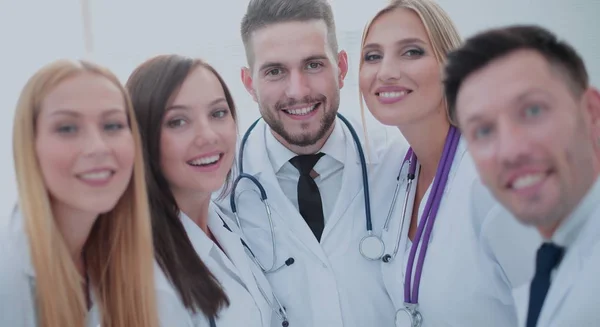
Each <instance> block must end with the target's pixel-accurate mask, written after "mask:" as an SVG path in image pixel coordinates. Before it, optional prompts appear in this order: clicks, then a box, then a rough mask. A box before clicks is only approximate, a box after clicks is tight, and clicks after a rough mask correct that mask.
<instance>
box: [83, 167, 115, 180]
mask: <svg viewBox="0 0 600 327" xmlns="http://www.w3.org/2000/svg"><path fill="white" fill-rule="evenodd" d="M114 174H115V172H114V171H113V170H110V169H106V170H100V171H94V172H89V173H83V174H78V175H77V178H79V179H83V180H85V181H92V182H95V181H103V180H106V179H109V178H110V177H111V176H112V175H114Z"/></svg>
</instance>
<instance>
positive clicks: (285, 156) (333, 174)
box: [265, 121, 346, 223]
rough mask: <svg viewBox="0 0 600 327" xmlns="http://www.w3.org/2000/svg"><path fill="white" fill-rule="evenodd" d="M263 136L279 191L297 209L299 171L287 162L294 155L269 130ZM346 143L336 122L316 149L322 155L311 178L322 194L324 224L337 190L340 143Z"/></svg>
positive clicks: (341, 156)
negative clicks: (323, 142) (318, 148)
mask: <svg viewBox="0 0 600 327" xmlns="http://www.w3.org/2000/svg"><path fill="white" fill-rule="evenodd" d="M265 137H266V143H267V154H268V156H269V161H270V162H271V164H272V165H273V171H274V172H275V176H277V181H279V185H280V186H281V190H282V191H283V193H284V194H285V195H286V196H287V197H288V199H290V201H291V202H292V204H293V205H294V206H295V207H296V209H298V179H299V178H300V172H299V171H298V169H296V167H294V166H293V165H292V164H291V163H290V162H289V160H290V159H292V158H293V157H295V156H296V155H297V154H295V153H294V152H292V151H290V150H289V149H288V148H286V147H285V146H284V145H283V144H281V143H280V142H279V141H277V139H276V138H275V137H274V136H273V134H272V131H271V130H269V132H267V133H266V135H265ZM345 143H346V141H345V135H344V131H343V129H342V127H341V126H340V124H339V123H338V122H337V121H336V124H335V127H334V129H333V131H332V132H331V135H330V136H329V138H328V139H327V141H326V142H325V144H324V145H323V147H322V148H321V150H320V151H319V152H322V153H324V154H325V155H324V156H323V157H321V159H319V161H318V162H317V164H316V165H315V167H314V168H313V170H314V171H315V172H316V173H317V174H318V176H317V177H316V178H315V179H314V180H315V183H317V186H318V187H319V193H321V202H322V204H323V217H324V219H325V223H327V219H328V218H329V217H330V216H331V213H332V212H333V208H334V207H335V202H336V201H337V197H338V195H339V193H340V186H341V185H342V176H343V173H344V158H345V157H346V149H345V147H343V146H339V145H340V144H345Z"/></svg>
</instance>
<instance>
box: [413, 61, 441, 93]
mask: <svg viewBox="0 0 600 327" xmlns="http://www.w3.org/2000/svg"><path fill="white" fill-rule="evenodd" d="M414 75H415V79H417V80H418V81H417V83H419V86H420V87H423V88H425V89H427V93H428V94H429V97H430V98H433V99H435V98H439V97H441V95H442V87H443V85H442V75H441V73H440V70H439V67H438V65H437V62H434V63H432V62H429V63H426V64H424V65H422V66H421V67H416V71H415V74H414ZM432 94H434V95H435V97H432V96H431V95H432Z"/></svg>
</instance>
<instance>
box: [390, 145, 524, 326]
mask: <svg viewBox="0 0 600 327" xmlns="http://www.w3.org/2000/svg"><path fill="white" fill-rule="evenodd" d="M401 151H403V152H402V153H400V154H399V155H398V158H397V160H396V161H395V162H389V163H388V164H389V165H394V166H396V167H398V168H399V167H400V164H401V163H402V160H403V158H404V155H405V153H406V150H401ZM408 166H409V165H408V163H407V164H405V165H404V168H403V171H402V174H401V183H402V184H401V188H400V193H399V195H398V200H397V203H396V211H395V214H394V216H393V217H392V222H391V225H390V228H389V229H388V230H387V232H384V234H383V239H384V242H385V244H386V253H391V252H392V249H393V247H394V244H395V242H396V240H397V235H398V233H399V229H400V226H401V220H402V207H403V204H404V199H405V195H406V192H405V190H406V175H407V172H408ZM418 173H419V170H418V169H417V177H416V178H415V180H414V181H413V184H412V187H411V193H410V195H409V198H408V199H409V200H408V204H407V210H406V212H407V214H406V221H405V223H404V230H403V231H402V236H401V239H400V244H399V250H398V254H397V255H396V258H395V259H393V260H392V261H390V262H389V263H384V262H381V268H382V273H383V279H384V281H385V284H386V288H387V290H388V292H389V294H390V296H391V297H392V299H393V301H394V306H395V308H396V309H401V308H404V276H405V271H406V265H407V262H408V257H409V253H410V245H411V244H412V243H411V241H410V240H409V239H408V229H409V226H410V215H411V213H412V211H413V206H414V194H415V192H416V188H417V187H416V185H417V181H418ZM477 179H478V175H477V172H476V170H475V166H474V164H473V162H472V159H471V157H470V155H469V154H468V152H467V149H466V144H465V142H464V140H462V139H461V140H460V142H459V146H458V148H457V152H456V155H455V157H454V161H453V163H452V167H451V169H450V173H449V176H448V181H447V184H446V187H445V189H444V192H443V199H442V201H441V204H440V208H439V211H438V213H437V216H436V220H435V225H434V228H433V231H432V233H431V238H430V241H429V245H428V250H427V254H426V257H425V260H424V265H423V272H422V275H421V282H420V287H419V306H418V308H419V311H420V312H421V314H422V316H423V325H422V326H423V327H443V326H451V327H469V326H472V327H481V326H486V327H494V326H498V327H507V326H516V325H517V317H516V310H515V305H514V301H513V298H512V296H511V294H510V292H509V294H508V295H507V296H501V295H502V294H499V292H498V291H497V290H496V287H488V286H487V285H488V283H489V280H491V279H493V278H494V276H492V275H491V271H492V270H491V268H490V267H489V265H490V263H489V262H484V261H483V260H482V259H481V254H480V252H479V248H480V239H481V238H484V239H485V238H486V237H487V235H486V234H482V232H481V228H480V226H474V224H473V222H472V219H473V218H472V216H471V215H472V212H471V211H472V201H475V202H477V203H478V205H479V209H478V210H480V211H483V212H486V211H489V210H491V208H492V207H494V205H496V202H495V201H493V198H491V197H489V198H481V199H477V198H475V199H471V185H472V184H473V183H474V182H475V181H476V180H477ZM432 184H433V183H432ZM430 191H431V185H430V186H429V188H428V189H427V191H426V193H425V196H424V197H423V199H422V201H421V204H420V208H419V216H418V217H419V221H420V220H421V215H422V212H423V210H424V208H425V205H426V202H427V199H428V197H429V194H430ZM392 192H393V191H390V193H392ZM388 198H389V199H391V195H389V196H388ZM486 199H487V200H486ZM390 201H391V200H390ZM492 217H493V219H492V220H495V219H496V218H495V217H496V216H494V215H492ZM480 219H482V221H480V222H479V223H480V225H486V226H488V224H490V223H494V222H489V221H487V220H486V219H485V217H483V218H480ZM500 225H502V224H500ZM492 236H493V235H492ZM505 236H506V235H505ZM506 240H510V235H509V236H506ZM418 254H419V251H417V255H416V256H415V262H414V265H413V276H414V271H415V270H416V266H417V261H418V259H417V258H418ZM515 274H516V275H518V273H515ZM500 281H501V282H504V280H500ZM413 283H414V277H413V279H412V281H411V289H412V288H413V286H412V285H414V284H413ZM506 285H507V284H503V285H500V286H498V287H500V288H502V287H505V288H507V289H510V288H509V287H508V286H506ZM400 327H409V326H400Z"/></svg>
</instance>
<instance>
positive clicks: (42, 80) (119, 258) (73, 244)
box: [0, 60, 172, 327]
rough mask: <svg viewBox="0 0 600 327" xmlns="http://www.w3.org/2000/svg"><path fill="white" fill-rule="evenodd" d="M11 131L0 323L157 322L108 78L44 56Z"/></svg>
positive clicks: (115, 85) (138, 191)
mask: <svg viewBox="0 0 600 327" xmlns="http://www.w3.org/2000/svg"><path fill="white" fill-rule="evenodd" d="M13 131H14V135H13V142H14V143H13V145H14V161H15V168H16V177H17V186H18V194H19V201H18V206H17V208H16V209H15V211H14V214H13V215H12V217H10V219H8V220H3V221H2V222H1V225H0V262H1V266H0V326H19V327H37V326H44V327H81V326H89V327H96V326H99V324H101V325H102V326H113V327H124V326H128V327H148V326H150V327H158V326H159V324H158V319H157V318H158V317H157V307H156V304H155V293H154V270H153V268H154V266H153V262H154V260H153V251H152V242H151V228H150V220H149V218H148V217H149V215H148V202H147V197H146V185H145V182H144V169H143V166H144V164H143V158H142V150H141V145H140V139H139V135H138V134H137V133H138V131H137V124H136V123H135V120H134V113H133V110H132V108H131V104H130V102H129V98H128V97H127V95H126V92H125V90H124V88H123V86H122V85H121V84H120V83H119V81H118V79H117V77H115V76H114V75H113V74H112V73H110V72H109V71H107V70H105V69H104V68H102V67H99V66H97V65H95V64H92V63H89V62H83V61H68V60H59V61H56V62H53V63H51V64H48V65H47V66H45V67H43V68H41V69H40V70H39V71H38V72H37V73H36V74H35V75H34V76H33V77H31V78H30V80H29V81H28V82H27V84H26V85H25V88H24V89H23V91H22V93H21V96H20V98H19V102H18V105H17V110H16V113H15V121H14V129H13ZM165 326H172V325H171V324H170V322H168V321H165Z"/></svg>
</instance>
